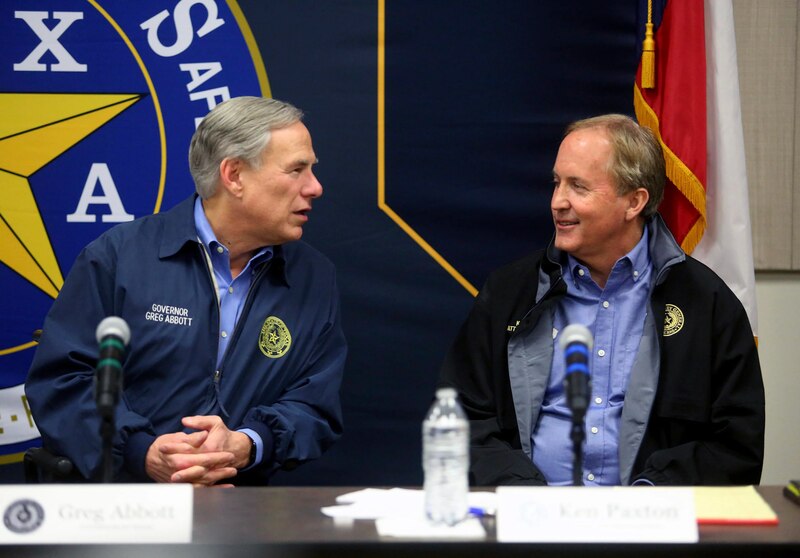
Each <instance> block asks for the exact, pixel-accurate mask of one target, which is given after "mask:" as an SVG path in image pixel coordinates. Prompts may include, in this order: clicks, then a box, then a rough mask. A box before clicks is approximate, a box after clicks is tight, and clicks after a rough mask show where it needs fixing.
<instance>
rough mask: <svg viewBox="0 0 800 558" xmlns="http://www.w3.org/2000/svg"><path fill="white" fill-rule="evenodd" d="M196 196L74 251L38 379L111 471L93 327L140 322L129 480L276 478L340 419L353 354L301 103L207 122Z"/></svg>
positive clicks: (46, 435)
mask: <svg viewBox="0 0 800 558" xmlns="http://www.w3.org/2000/svg"><path fill="white" fill-rule="evenodd" d="M189 163H190V170H191V173H192V177H193V179H194V182H195V188H196V191H197V194H196V195H193V196H192V197H191V198H189V199H187V200H185V201H184V202H182V203H181V204H179V205H178V206H176V207H175V208H173V209H172V210H170V211H167V212H165V213H162V214H157V215H151V216H147V217H144V218H141V219H137V220H135V221H132V222H130V223H125V224H122V225H118V226H116V227H114V228H113V229H111V230H109V231H108V232H106V233H105V234H103V235H102V236H101V237H100V238H98V239H97V240H95V241H94V242H92V243H91V244H90V245H88V246H87V247H86V248H85V249H84V250H83V252H82V253H81V254H80V255H79V256H78V258H77V260H76V262H75V264H74V266H73V268H72V270H71V272H70V274H69V276H68V277H67V280H66V282H65V284H64V288H63V289H62V290H61V292H60V294H59V296H58V298H57V299H56V301H55V303H54V304H53V307H52V309H51V311H50V312H49V314H48V316H47V319H46V321H45V324H44V328H43V330H44V333H43V336H42V338H41V343H40V345H39V347H38V349H37V351H36V355H35V358H34V361H33V364H32V366H31V370H30V372H29V375H28V379H27V381H26V385H25V391H26V394H27V397H28V400H29V402H30V406H31V411H32V412H33V416H34V418H35V420H36V424H37V426H38V428H39V430H40V432H41V434H42V439H43V442H44V445H45V446H46V447H48V448H49V449H50V450H52V451H53V452H55V453H58V454H61V455H65V456H66V457H68V458H70V459H71V460H72V461H73V462H74V464H75V465H76V467H77V469H78V470H79V472H80V473H81V475H83V476H84V477H86V478H90V479H98V478H99V476H100V469H101V451H102V448H101V442H100V436H99V434H98V430H99V427H100V419H99V417H98V414H97V411H96V408H95V404H94V401H93V396H92V390H93V376H94V369H95V366H96V365H97V342H96V340H95V338H94V335H95V327H96V325H97V324H98V323H99V322H100V321H101V320H102V319H103V318H105V317H106V316H111V315H114V316H119V317H121V318H123V319H124V320H125V321H126V322H127V323H128V324H129V326H130V329H131V341H130V346H129V349H128V353H127V357H126V359H125V362H124V391H123V393H122V397H121V401H120V404H119V405H118V407H117V409H116V412H115V417H114V418H115V421H114V422H115V424H116V427H117V431H116V434H115V436H114V440H113V457H114V468H113V469H114V478H115V480H118V481H127V482H131V481H157V482H191V483H194V484H196V485H211V484H215V483H218V482H220V481H225V482H234V483H237V484H244V483H265V482H267V481H268V479H269V477H270V475H271V474H272V473H274V472H275V471H276V470H277V469H279V468H284V469H291V468H293V467H294V466H296V465H297V464H298V463H302V462H304V461H308V460H311V459H314V458H317V457H319V456H320V455H321V454H322V452H323V451H325V450H326V449H327V448H328V447H329V446H330V445H331V444H332V443H333V442H334V441H335V440H336V439H337V438H338V437H339V436H340V435H341V431H342V421H341V408H340V402H339V387H340V384H341V379H342V371H343V368H344V361H345V355H346V343H345V339H344V336H343V333H342V330H341V326H340V317H339V300H338V291H337V286H336V279H335V272H334V268H333V265H332V264H331V263H330V262H329V261H328V260H327V259H326V258H325V257H324V256H322V255H321V254H320V253H319V252H317V251H316V250H314V249H313V248H311V247H310V246H308V245H307V244H305V243H303V242H302V241H300V240H299V239H300V237H301V236H302V233H303V225H305V223H306V222H307V221H308V214H309V211H311V208H312V203H313V200H314V199H316V198H318V197H320V196H321V195H322V186H321V185H320V183H319V181H318V180H317V179H316V177H315V176H314V173H313V171H312V167H313V165H314V164H315V163H316V155H315V154H314V150H313V147H312V142H311V136H310V134H309V132H308V130H307V128H306V127H305V125H304V124H303V123H302V113H301V112H300V111H299V110H298V109H296V108H295V107H293V106H291V105H289V104H287V103H283V102H280V101H276V100H272V99H266V98H258V97H240V98H235V99H231V100H229V101H226V102H224V103H222V104H220V105H218V106H217V107H215V108H214V110H212V111H211V112H210V113H209V114H208V115H207V116H206V117H205V118H204V119H203V121H202V122H201V124H200V125H199V126H198V128H197V131H196V132H195V134H194V136H193V138H192V142H191V147H190V150H189Z"/></svg>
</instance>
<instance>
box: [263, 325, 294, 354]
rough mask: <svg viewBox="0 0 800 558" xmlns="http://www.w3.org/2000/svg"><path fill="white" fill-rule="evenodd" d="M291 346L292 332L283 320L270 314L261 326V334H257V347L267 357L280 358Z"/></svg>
mask: <svg viewBox="0 0 800 558" xmlns="http://www.w3.org/2000/svg"><path fill="white" fill-rule="evenodd" d="M291 346H292V334H291V333H289V328H288V327H286V324H285V323H283V320H281V319H280V318H276V317H275V316H270V317H268V318H267V319H266V320H264V325H263V326H261V335H259V336H258V348H259V349H261V352H262V353H264V355H265V356H267V357H269V358H280V357H282V356H283V355H285V354H286V353H287V352H288V351H289V347H291Z"/></svg>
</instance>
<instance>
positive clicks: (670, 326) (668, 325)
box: [664, 304, 683, 337]
mask: <svg viewBox="0 0 800 558" xmlns="http://www.w3.org/2000/svg"><path fill="white" fill-rule="evenodd" d="M681 329H683V312H681V309H680V308H678V307H677V306H675V305H674V304H667V307H666V312H665V313H664V337H669V336H671V335H675V334H676V333H678V332H679V331H680V330H681Z"/></svg>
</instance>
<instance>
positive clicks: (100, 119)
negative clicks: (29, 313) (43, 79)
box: [0, 93, 142, 298]
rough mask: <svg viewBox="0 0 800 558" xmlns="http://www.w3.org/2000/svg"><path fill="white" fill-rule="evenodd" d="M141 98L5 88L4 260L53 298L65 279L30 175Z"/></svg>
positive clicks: (1, 145) (0, 193) (0, 188)
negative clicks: (25, 91) (21, 91)
mask: <svg viewBox="0 0 800 558" xmlns="http://www.w3.org/2000/svg"><path fill="white" fill-rule="evenodd" d="M141 98H142V95H140V94H67V93H64V94H61V93H0V115H2V118H0V246H2V247H3V249H2V250H0V262H2V263H4V264H5V265H7V266H8V267H10V268H11V269H12V270H14V271H15V272H16V273H18V274H19V275H21V276H22V277H24V278H25V279H27V280H28V281H30V282H31V283H32V284H33V285H35V286H36V287H38V288H39V289H41V290H42V291H44V292H45V293H46V294H48V295H50V296H52V297H53V298H55V297H56V295H57V294H58V291H59V290H60V289H61V286H62V285H63V283H64V278H63V276H62V274H61V268H60V266H59V264H58V260H57V259H56V255H55V253H54V252H53V247H52V245H51V243H50V238H49V236H48V234H47V230H46V228H45V225H44V222H43V220H42V217H41V214H40V212H39V208H38V206H37V203H36V199H35V197H34V195H33V192H32V190H31V185H30V182H29V178H30V177H31V176H32V175H33V174H34V173H35V172H36V171H38V170H39V169H41V168H42V167H44V166H45V165H47V164H48V163H50V162H51V161H53V160H54V159H56V158H57V157H59V156H60V155H61V154H63V153H64V152H66V151H67V150H69V149H70V148H71V147H72V146H74V145H75V144H77V143H78V142H80V141H81V140H82V139H84V138H85V137H87V136H88V135H90V134H91V133H93V132H94V131H95V130H97V129H99V128H100V127H102V126H103V125H104V124H106V123H107V122H109V121H110V120H112V119H113V118H115V117H116V116H118V115H119V114H121V113H122V112H123V111H125V110H126V109H127V108H129V107H131V106H132V105H134V104H135V103H136V102H137V101H139V99H141ZM54 187H57V186H55V185H54Z"/></svg>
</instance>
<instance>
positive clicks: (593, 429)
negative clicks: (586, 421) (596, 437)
mask: <svg viewBox="0 0 800 558" xmlns="http://www.w3.org/2000/svg"><path fill="white" fill-rule="evenodd" d="M598 432H600V429H599V428H597V427H596V426H592V434H597V433H598Z"/></svg>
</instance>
